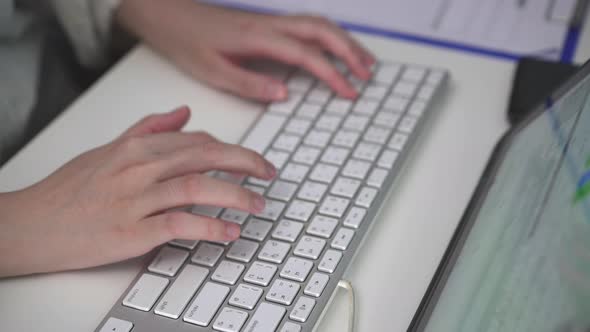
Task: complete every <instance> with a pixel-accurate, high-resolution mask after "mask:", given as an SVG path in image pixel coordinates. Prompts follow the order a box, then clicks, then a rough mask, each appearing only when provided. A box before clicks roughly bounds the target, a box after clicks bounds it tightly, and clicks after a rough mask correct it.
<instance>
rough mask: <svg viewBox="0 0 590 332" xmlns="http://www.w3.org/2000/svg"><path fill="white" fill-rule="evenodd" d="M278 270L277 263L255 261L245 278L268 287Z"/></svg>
mask: <svg viewBox="0 0 590 332" xmlns="http://www.w3.org/2000/svg"><path fill="white" fill-rule="evenodd" d="M276 272H277V266H276V265H273V264H267V263H263V262H254V263H253V264H252V265H251V266H250V268H249V269H248V271H247V272H246V275H245V276H244V280H245V281H247V282H249V283H253V284H256V285H260V286H265V287H266V286H268V284H269V283H270V281H271V280H272V278H273V277H274V275H275V273H276Z"/></svg>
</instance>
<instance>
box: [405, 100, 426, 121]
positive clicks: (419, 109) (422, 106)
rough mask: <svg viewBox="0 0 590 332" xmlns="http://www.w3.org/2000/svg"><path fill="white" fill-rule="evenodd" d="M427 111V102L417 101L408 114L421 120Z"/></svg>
mask: <svg viewBox="0 0 590 332" xmlns="http://www.w3.org/2000/svg"><path fill="white" fill-rule="evenodd" d="M425 110H426V102H424V101H422V100H416V101H414V102H413V103H412V106H410V109H409V110H408V114H409V115H412V116H415V117H417V118H419V117H421V116H422V114H424V111H425Z"/></svg>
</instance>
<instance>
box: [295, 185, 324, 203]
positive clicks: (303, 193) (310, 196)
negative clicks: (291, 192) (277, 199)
mask: <svg viewBox="0 0 590 332" xmlns="http://www.w3.org/2000/svg"><path fill="white" fill-rule="evenodd" d="M327 189H328V186H327V185H325V184H323V183H319V182H313V181H305V183H303V186H301V189H300V190H299V193H298V194H297V198H301V199H305V200H308V201H312V202H315V203H319V202H320V200H321V199H322V197H324V193H325V192H326V190H327Z"/></svg>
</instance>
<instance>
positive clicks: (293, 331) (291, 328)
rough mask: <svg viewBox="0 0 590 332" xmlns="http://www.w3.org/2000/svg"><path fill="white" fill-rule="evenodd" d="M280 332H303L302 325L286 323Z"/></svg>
mask: <svg viewBox="0 0 590 332" xmlns="http://www.w3.org/2000/svg"><path fill="white" fill-rule="evenodd" d="M279 332H301V325H298V324H295V323H293V322H286V323H285V324H284V325H283V327H282V328H281V330H280V331H279Z"/></svg>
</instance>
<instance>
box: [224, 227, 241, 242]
mask: <svg viewBox="0 0 590 332" xmlns="http://www.w3.org/2000/svg"><path fill="white" fill-rule="evenodd" d="M225 234H226V235H227V237H228V238H229V239H230V240H234V239H237V238H238V237H240V226H238V225H236V224H231V223H228V224H227V225H226V226H225Z"/></svg>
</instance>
